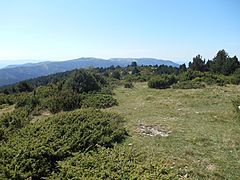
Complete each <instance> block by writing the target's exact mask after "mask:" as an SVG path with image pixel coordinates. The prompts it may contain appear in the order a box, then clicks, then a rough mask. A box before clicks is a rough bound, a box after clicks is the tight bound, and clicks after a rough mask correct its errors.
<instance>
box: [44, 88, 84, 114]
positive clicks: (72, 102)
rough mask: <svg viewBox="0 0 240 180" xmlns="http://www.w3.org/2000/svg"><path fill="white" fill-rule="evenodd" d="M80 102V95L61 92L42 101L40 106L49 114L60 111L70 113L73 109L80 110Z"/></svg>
mask: <svg viewBox="0 0 240 180" xmlns="http://www.w3.org/2000/svg"><path fill="white" fill-rule="evenodd" d="M81 101H82V95H81V94H77V93H73V92H69V91H62V92H59V93H57V94H55V95H54V96H51V97H48V98H46V99H44V100H43V102H42V104H43V105H42V106H43V107H46V108H47V109H48V110H49V111H50V112H51V113H57V112H60V111H72V110H74V109H77V108H81V106H82V104H81Z"/></svg>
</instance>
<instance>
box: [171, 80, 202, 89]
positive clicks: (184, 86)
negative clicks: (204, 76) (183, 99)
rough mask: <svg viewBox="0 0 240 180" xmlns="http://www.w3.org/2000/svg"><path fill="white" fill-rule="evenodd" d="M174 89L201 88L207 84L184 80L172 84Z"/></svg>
mask: <svg viewBox="0 0 240 180" xmlns="http://www.w3.org/2000/svg"><path fill="white" fill-rule="evenodd" d="M172 87H173V88H174V89H199V88H204V87H205V84H204V83H201V82H198V81H183V82H178V83H176V84H174V85H173V86H172Z"/></svg>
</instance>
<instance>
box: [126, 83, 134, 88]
mask: <svg viewBox="0 0 240 180" xmlns="http://www.w3.org/2000/svg"><path fill="white" fill-rule="evenodd" d="M133 87H134V86H133V83H132V82H125V83H124V88H133Z"/></svg>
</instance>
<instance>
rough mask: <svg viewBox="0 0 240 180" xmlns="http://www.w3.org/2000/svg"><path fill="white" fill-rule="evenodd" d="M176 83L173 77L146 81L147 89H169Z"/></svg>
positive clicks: (161, 77) (157, 77)
mask: <svg viewBox="0 0 240 180" xmlns="http://www.w3.org/2000/svg"><path fill="white" fill-rule="evenodd" d="M175 82H176V78H175V76H155V77H152V78H151V79H150V80H149V81H148V87H150V88H156V89H165V88H169V87H170V86H171V85H172V84H174V83H175Z"/></svg>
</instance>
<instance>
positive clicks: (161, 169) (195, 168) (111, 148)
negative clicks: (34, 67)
mask: <svg viewBox="0 0 240 180" xmlns="http://www.w3.org/2000/svg"><path fill="white" fill-rule="evenodd" d="M239 82H240V67H239V62H238V61H237V58H236V57H233V58H231V57H229V56H228V55H227V53H226V52H225V51H224V50H221V51H219V52H218V54H217V55H216V57H214V59H213V60H209V61H207V63H206V61H205V60H203V59H202V57H201V56H200V55H198V56H196V57H195V58H193V62H191V63H190V64H189V67H188V68H187V67H186V65H185V64H183V65H180V67H179V68H175V67H168V66H164V65H161V66H141V67H140V66H138V65H137V63H136V62H133V63H132V64H131V66H128V67H125V68H123V67H113V66H112V67H109V68H96V69H86V70H82V69H81V70H74V71H69V72H65V73H58V74H55V75H50V76H46V77H41V78H36V79H32V80H29V81H24V82H20V83H18V84H15V85H12V86H8V87H3V88H2V89H1V90H0V91H1V94H0V126H1V127H0V179H138V178H141V179H182V178H189V179H237V178H238V177H239V176H240V173H239V171H238V169H240V164H239V156H240V140H239V134H240V97H239V93H240V90H239V88H238V86H237V85H238V84H239ZM133 87H134V88H133ZM160 89H161V90H160Z"/></svg>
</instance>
